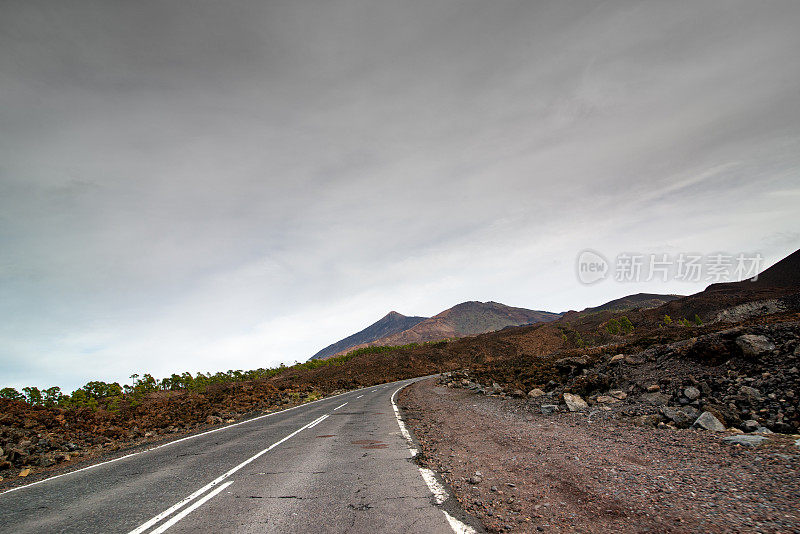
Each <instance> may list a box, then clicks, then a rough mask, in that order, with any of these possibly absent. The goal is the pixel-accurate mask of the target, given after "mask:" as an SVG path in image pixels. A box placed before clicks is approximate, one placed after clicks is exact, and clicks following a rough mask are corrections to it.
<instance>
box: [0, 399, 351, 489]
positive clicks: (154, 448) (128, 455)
mask: <svg viewBox="0 0 800 534" xmlns="http://www.w3.org/2000/svg"><path fill="white" fill-rule="evenodd" d="M361 389H364V388H361ZM354 391H359V390H357V389H356V390H354ZM348 393H353V391H346V392H344V393H338V394H336V395H331V396H330V397H325V398H324V399H319V400H315V401H311V402H307V403H305V404H300V405H298V406H292V407H291V408H286V409H285V410H279V411H277V412H272V413H267V414H264V415H259V416H258V417H253V418H252V419H248V420H247V421H239V422H238V423H232V424H230V425H226V426H222V427H219V428H215V429H213V430H207V431H206V432H201V433H200V434H194V435H191V436H186V437H185V438H180V439H176V440H175V441H170V442H168V443H162V444H161V445H156V446H155V447H150V448H149V449H144V450H142V451H137V452H132V453H130V454H126V455H124V456H120V457H119V458H113V459H111V460H106V461H105V462H100V463H97V464H92V465H87V466H86V467H81V468H80V469H76V470H74V471H69V472H67V473H61V474H60V475H53V476H51V477H48V478H44V479H42V480H37V481H36V482H31V483H30V484H25V485H24V486H17V487H16V488H10V489H7V490H5V491H2V492H0V496H2V495H5V494H6V493H11V492H12V491H19V490H21V489H25V488H30V487H31V486H36V485H37V484H42V483H44V482H50V481H51V480H55V479H57V478H61V477H65V476H67V475H72V474H75V473H80V472H81V471H87V470H89V469H94V468H95V467H100V466H101V465H108V464H112V463H114V462H119V461H120V460H124V459H126V458H130V457H131V456H137V455H139V454H144V453H146V452H150V451H154V450H157V449H160V448H162V447H169V446H170V445H175V444H176V443H180V442H182V441H186V440H190V439H195V438H199V437H200V436H207V435H208V434H213V433H214V432H220V431H222V430H228V429H229V428H233V427H235V426H239V425H246V424H248V423H252V422H253V421H258V420H259V419H264V418H265V417H272V416H273V415H277V414H280V413H286V412H289V411H291V410H296V409H297V408H302V407H304V406H309V405H311V404H316V403H318V402H323V401H326V400H330V399H333V398H336V397H340V396H342V395H347V394H348Z"/></svg>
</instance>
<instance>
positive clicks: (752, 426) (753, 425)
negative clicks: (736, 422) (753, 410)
mask: <svg viewBox="0 0 800 534" xmlns="http://www.w3.org/2000/svg"><path fill="white" fill-rule="evenodd" d="M760 426H761V425H759V424H758V421H756V420H755V419H748V420H747V421H745V422H744V423H742V430H744V431H745V432H755V431H756V430H758V427H760Z"/></svg>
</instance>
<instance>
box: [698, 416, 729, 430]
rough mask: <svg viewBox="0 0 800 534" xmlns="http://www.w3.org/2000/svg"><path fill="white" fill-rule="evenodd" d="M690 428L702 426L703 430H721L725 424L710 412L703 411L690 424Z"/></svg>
mask: <svg viewBox="0 0 800 534" xmlns="http://www.w3.org/2000/svg"><path fill="white" fill-rule="evenodd" d="M692 428H694V429H699V428H702V429H704V430H711V431H712V432H722V431H724V430H725V425H723V424H722V423H721V422H720V420H719V419H717V418H716V417H714V416H713V415H712V414H711V413H710V412H703V413H701V414H700V417H698V418H697V420H696V421H695V422H694V424H692Z"/></svg>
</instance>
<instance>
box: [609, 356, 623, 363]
mask: <svg viewBox="0 0 800 534" xmlns="http://www.w3.org/2000/svg"><path fill="white" fill-rule="evenodd" d="M624 359H625V355H624V354H615V355H614V356H612V357H611V363H616V362H618V361H621V360H624Z"/></svg>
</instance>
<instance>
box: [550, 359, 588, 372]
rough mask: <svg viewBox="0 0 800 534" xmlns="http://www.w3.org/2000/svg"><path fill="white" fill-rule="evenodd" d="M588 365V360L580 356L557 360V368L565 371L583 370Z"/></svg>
mask: <svg viewBox="0 0 800 534" xmlns="http://www.w3.org/2000/svg"><path fill="white" fill-rule="evenodd" d="M587 365H588V362H587V360H586V358H582V357H579V356H570V357H567V358H561V359H560V360H556V367H558V368H559V369H564V370H567V369H569V370H575V369H583V368H584V367H586V366H587Z"/></svg>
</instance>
